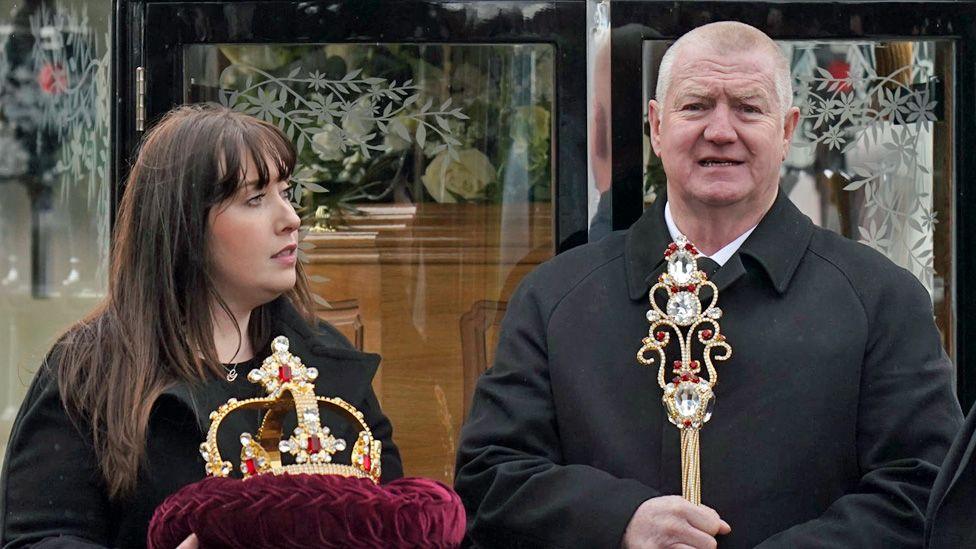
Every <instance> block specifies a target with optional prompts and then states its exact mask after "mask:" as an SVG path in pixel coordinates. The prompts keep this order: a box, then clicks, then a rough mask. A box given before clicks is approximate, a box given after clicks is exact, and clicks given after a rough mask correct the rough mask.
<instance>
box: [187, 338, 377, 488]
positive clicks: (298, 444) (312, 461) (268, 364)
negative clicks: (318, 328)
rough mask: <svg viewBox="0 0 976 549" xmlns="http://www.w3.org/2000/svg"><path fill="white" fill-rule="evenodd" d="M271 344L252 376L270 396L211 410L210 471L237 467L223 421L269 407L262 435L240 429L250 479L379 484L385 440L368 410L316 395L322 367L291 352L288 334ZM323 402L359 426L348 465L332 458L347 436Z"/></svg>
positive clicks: (224, 472)
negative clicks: (223, 445)
mask: <svg viewBox="0 0 976 549" xmlns="http://www.w3.org/2000/svg"><path fill="white" fill-rule="evenodd" d="M271 349H272V354H271V356H269V357H268V358H266V359H264V362H263V363H262V365H261V367H260V368H255V369H254V370H251V372H250V373H249V374H248V376H247V379H248V381H250V382H251V383H260V384H261V385H263V386H264V389H265V391H266V392H267V393H268V394H267V396H266V397H259V398H249V399H246V400H237V399H236V398H232V399H230V400H228V401H227V403H226V404H223V405H221V406H220V407H219V408H217V409H216V410H214V411H213V412H211V413H210V429H209V430H208V431H207V440H206V442H203V443H202V444H200V453H201V455H203V459H204V461H206V471H207V474H208V475H210V476H215V477H226V476H228V475H229V474H230V473H231V471H232V470H233V466H232V465H231V462H229V461H225V460H224V459H223V457H222V456H221V455H220V450H219V449H218V447H217V434H218V432H219V431H220V424H221V422H222V421H223V420H224V419H225V418H226V417H228V416H229V415H230V414H232V413H234V412H236V411H238V410H265V411H266V413H265V415H264V419H263V420H262V421H261V427H260V428H259V429H258V432H257V435H252V434H251V433H246V432H245V433H241V434H240V441H241V458H240V471H241V473H243V475H244V478H245V479H247V478H250V477H252V476H254V475H260V474H264V473H272V474H275V475H280V474H283V473H291V474H302V473H306V474H318V475H339V476H345V477H358V478H368V479H370V480H372V481H373V482H374V483H378V482H379V479H380V454H381V451H382V444H381V443H380V441H378V440H374V439H373V434H372V432H371V431H370V429H369V426H368V425H367V424H366V421H365V419H364V418H363V414H362V412H360V411H359V410H357V409H356V408H355V407H353V406H352V405H351V404H349V403H348V402H346V401H344V400H342V399H341V398H338V397H322V396H316V395H315V384H314V381H315V378H317V377H318V371H317V370H316V369H315V368H310V367H307V366H305V365H304V364H302V360H301V359H300V358H299V357H297V356H295V355H293V354H291V353H290V352H289V351H288V338H286V337H283V336H279V337H276V338H275V339H274V341H273V342H272V343H271ZM320 405H322V406H324V407H325V408H330V409H332V410H334V411H336V412H338V413H339V414H340V415H341V416H343V417H345V418H346V419H347V420H348V421H350V422H351V424H353V425H356V426H357V429H358V430H359V435H358V436H357V438H356V442H355V443H354V444H353V446H352V455H351V463H350V464H348V465H346V464H339V463H334V462H333V461H332V457H333V455H334V454H335V453H337V452H342V451H344V450H345V449H346V441H345V440H343V439H341V438H336V437H335V436H333V435H332V433H331V431H330V429H329V427H327V426H325V425H323V424H322V421H321V418H320V415H319V406H320ZM291 412H294V413H295V415H296V417H297V422H298V426H297V427H296V428H295V430H294V432H292V433H291V435H289V436H285V435H283V434H282V423H283V420H284V419H285V417H286V416H288V415H289V414H290V413H291ZM285 454H288V455H290V456H291V458H290V460H289V461H293V463H289V464H284V463H282V456H283V455H285Z"/></svg>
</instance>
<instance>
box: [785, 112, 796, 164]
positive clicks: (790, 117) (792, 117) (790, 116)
mask: <svg viewBox="0 0 976 549" xmlns="http://www.w3.org/2000/svg"><path fill="white" fill-rule="evenodd" d="M799 123H800V108H799V107H790V110H788V111H786V116H784V117H783V159H786V155H787V154H788V153H789V152H790V142H791V141H792V140H793V132H795V131H796V126H797V125H798V124H799Z"/></svg>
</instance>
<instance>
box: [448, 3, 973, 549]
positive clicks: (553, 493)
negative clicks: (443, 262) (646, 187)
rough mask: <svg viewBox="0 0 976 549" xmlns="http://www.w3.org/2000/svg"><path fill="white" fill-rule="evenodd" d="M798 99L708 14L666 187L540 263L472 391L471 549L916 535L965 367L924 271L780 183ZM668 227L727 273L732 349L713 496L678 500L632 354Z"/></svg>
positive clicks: (788, 543)
mask: <svg viewBox="0 0 976 549" xmlns="http://www.w3.org/2000/svg"><path fill="white" fill-rule="evenodd" d="M791 99H792V91H791V89H790V73H789V66H788V63H787V62H786V60H785V59H784V58H783V56H782V54H781V53H780V51H779V49H778V48H777V46H776V44H775V43H774V42H773V41H772V40H770V39H769V37H767V36H766V35H764V34H763V33H761V32H760V31H758V30H756V29H754V28H752V27H749V26H747V25H743V24H739V23H731V22H725V23H716V24H712V25H707V26H704V27H701V28H699V29H696V30H694V31H692V32H691V33H688V34H687V35H685V36H684V37H682V38H681V39H680V40H678V41H677V42H676V43H675V45H674V46H673V47H672V48H671V50H670V51H669V52H668V54H667V55H666V56H665V58H664V60H663V61H662V64H661V70H660V71H659V83H658V90H657V99H656V100H655V101H651V103H650V109H649V112H650V122H651V137H652V145H653V147H654V151H655V153H656V154H657V155H658V156H659V157H660V158H661V160H662V162H663V165H664V169H665V172H666V174H667V179H668V183H667V196H665V197H660V198H659V199H658V201H657V203H656V205H655V206H654V207H653V208H651V209H649V210H648V211H647V212H645V214H644V215H643V216H642V217H641V219H640V220H638V221H637V222H636V223H635V224H634V226H633V227H631V229H629V230H628V231H625V232H618V233H613V234H611V235H609V236H607V237H605V238H604V239H602V240H600V241H599V242H596V243H593V244H589V245H586V246H582V247H580V248H576V249H573V250H570V251H569V252H566V253H564V254H561V255H559V256H557V257H556V258H554V259H553V260H551V261H549V262H547V263H546V264H543V265H542V266H540V267H539V268H538V269H537V270H536V271H534V272H533V273H532V274H531V275H530V276H528V277H527V278H526V279H525V280H524V281H523V283H522V285H521V286H520V288H519V290H518V291H517V292H516V294H515V295H514V296H513V298H512V300H511V303H510V304H509V310H508V314H507V315H506V318H505V320H504V322H503V324H502V333H501V336H500V340H499V345H498V350H497V353H496V360H495V364H494V366H493V368H492V369H491V370H490V371H489V372H487V373H486V374H485V375H484V376H483V377H482V379H481V380H480V381H479V383H478V388H477V391H476V394H475V397H474V402H473V405H472V409H471V413H470V415H469V418H468V422H467V424H466V425H465V427H464V429H463V431H462V434H461V441H460V446H459V453H458V468H457V477H456V489H457V491H458V492H459V493H460V495H461V497H462V499H463V500H464V502H465V505H466V507H467V510H468V516H469V534H470V536H471V538H472V539H473V541H474V542H475V543H477V544H479V545H483V546H489V547H516V546H521V547H618V546H621V545H622V546H623V547H628V548H629V547H672V546H675V547H715V546H716V540H719V542H720V543H721V545H722V547H754V546H757V545H758V546H760V547H764V548H770V547H885V548H895V547H917V546H918V545H920V543H921V541H922V531H923V522H924V516H923V510H924V508H925V504H926V501H927V500H928V496H929V489H930V487H931V485H932V482H933V480H934V479H935V476H936V474H937V473H938V465H939V463H941V461H942V459H943V457H944V456H945V453H946V449H947V448H948V446H949V444H950V442H951V440H952V437H953V435H954V434H955V432H956V430H957V429H958V426H959V423H960V419H961V413H960V410H959V406H958V403H957V401H956V400H955V397H954V395H953V392H952V387H951V381H950V380H951V375H952V366H951V364H950V363H949V361H948V360H947V358H946V356H945V353H943V351H942V348H941V345H940V340H939V334H938V332H937V329H936V327H935V325H934V324H933V321H932V304H931V301H930V299H929V297H928V294H927V293H926V292H925V291H924V289H923V288H922V286H921V284H919V282H918V281H917V280H916V279H915V278H914V277H913V276H912V275H911V274H909V273H908V272H907V271H905V270H903V269H900V268H898V267H896V266H895V265H893V264H892V263H891V262H890V261H888V260H887V259H886V258H884V257H883V256H882V255H881V254H878V253H877V252H875V251H873V250H871V249H869V248H867V247H865V246H863V245H860V244H857V243H855V242H853V241H850V240H847V239H845V238H843V237H840V236H838V235H836V234H834V233H831V232H829V231H826V230H822V229H819V228H817V227H815V226H814V225H813V224H812V223H811V222H810V220H809V219H808V218H806V217H805V216H803V215H802V214H801V213H800V212H799V211H798V210H797V209H796V207H795V206H793V204H792V203H790V201H789V200H788V199H787V198H786V197H785V196H783V195H782V193H780V192H779V186H778V178H779V171H780V165H781V163H782V161H783V159H784V157H785V156H786V153H787V150H788V148H789V143H790V138H791V137H792V134H793V131H794V129H795V128H796V126H797V122H798V119H799V111H798V109H796V108H795V107H791V106H790V104H791ZM678 234H684V235H686V236H687V237H688V239H689V240H690V241H691V242H693V243H694V244H695V245H696V246H697V247H698V249H699V250H700V251H701V252H702V253H703V254H705V255H708V256H711V258H712V259H713V260H715V261H716V262H717V263H718V264H720V265H721V267H720V268H719V269H718V270H717V271H716V272H715V273H714V275H713V276H712V277H711V279H712V280H713V281H714V282H715V284H716V285H717V286H718V287H719V289H720V296H719V304H720V306H721V308H722V310H723V311H724V316H722V319H721V327H722V333H723V334H724V335H725V336H726V337H727V341H728V342H729V343H730V344H731V345H732V347H733V349H734V354H733V356H732V358H731V359H730V360H728V361H726V362H720V363H718V369H719V372H720V376H721V380H720V382H719V383H718V384H717V385H716V386H715V392H716V399H717V400H716V406H715V410H714V414H713V415H712V418H711V421H710V422H709V423H707V424H706V425H705V426H704V428H703V429H702V430H701V492H702V501H703V503H704V505H701V506H695V505H692V504H690V503H688V502H686V501H684V500H683V499H681V498H680V497H679V496H676V495H675V494H680V493H681V452H680V449H679V441H680V436H679V432H678V429H676V428H675V427H674V426H673V425H671V424H670V423H669V422H668V420H667V416H666V412H665V409H664V407H663V406H662V404H661V390H660V388H659V386H658V383H657V370H656V367H655V368H648V367H645V366H639V365H638V364H637V361H636V352H637V349H638V348H639V347H640V346H641V339H642V338H643V337H646V336H647V331H648V321H647V320H646V319H645V312H646V311H647V309H648V301H647V299H648V290H649V288H650V287H651V285H652V284H653V282H654V281H655V280H657V277H658V275H659V273H661V272H662V271H663V269H664V267H665V262H664V256H663V253H664V251H665V248H666V247H667V245H668V244H669V243H671V242H672V241H673V240H674V239H675V238H676V237H677V235H678ZM675 347H676V345H672V346H671V347H670V348H669V349H668V350H669V352H670V353H671V354H669V355H668V359H669V361H670V360H673V359H676V358H678V357H677V356H676V355H675V354H674V353H675V352H676V351H675V349H674V348H675ZM697 352H700V348H699V350H698V351H697ZM668 364H670V362H668Z"/></svg>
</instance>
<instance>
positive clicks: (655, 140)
mask: <svg viewBox="0 0 976 549" xmlns="http://www.w3.org/2000/svg"><path fill="white" fill-rule="evenodd" d="M797 112H799V111H797ZM647 122H648V125H650V127H651V148H652V149H654V154H656V155H657V156H658V158H660V157H661V105H660V104H659V103H658V102H657V101H656V100H654V99H651V101H650V102H649V103H648V104H647Z"/></svg>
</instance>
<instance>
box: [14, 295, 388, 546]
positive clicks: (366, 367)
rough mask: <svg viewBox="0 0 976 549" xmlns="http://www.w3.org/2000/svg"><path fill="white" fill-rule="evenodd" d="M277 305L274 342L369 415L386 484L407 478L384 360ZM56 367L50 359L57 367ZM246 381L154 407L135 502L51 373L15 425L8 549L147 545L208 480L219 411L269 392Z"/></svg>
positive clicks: (253, 426) (179, 394)
mask: <svg viewBox="0 0 976 549" xmlns="http://www.w3.org/2000/svg"><path fill="white" fill-rule="evenodd" d="M272 307H273V310H274V312H275V314H274V318H275V322H274V326H275V328H274V330H273V331H272V336H278V335H284V336H286V337H287V338H288V339H289V341H290V343H291V352H292V353H293V354H295V355H297V356H299V357H301V358H302V360H303V362H304V363H305V364H306V365H309V366H315V367H316V368H318V371H319V377H318V379H317V380H316V385H317V387H316V393H317V394H320V395H326V396H339V397H342V398H343V399H345V400H346V401H348V402H350V403H351V404H353V405H354V406H356V407H357V408H358V409H359V410H360V411H362V412H363V413H364V414H365V416H366V420H367V422H368V423H369V426H370V429H371V430H372V431H373V435H374V436H375V437H376V438H377V439H378V440H380V441H382V443H383V457H382V466H383V478H382V480H383V481H384V482H386V481H389V480H392V479H395V478H398V477H401V476H402V475H403V467H402V465H401V463H400V455H399V452H398V451H397V449H396V446H395V445H394V444H393V438H392V435H393V432H392V427H391V425H390V422H389V420H387V418H386V417H385V416H384V415H383V413H382V411H381V410H380V406H379V403H378V402H377V400H376V396H375V395H374V393H373V390H372V387H371V385H370V382H371V380H372V378H373V375H374V374H375V373H376V368H377V366H378V365H379V361H380V357H379V355H375V354H367V353H361V352H359V351H357V350H355V349H354V348H353V347H352V346H351V345H350V344H349V342H348V341H347V340H346V339H345V338H344V337H343V336H342V335H341V334H340V333H339V332H337V331H336V330H335V329H334V328H332V327H331V326H328V325H324V324H323V325H321V328H320V330H319V332H318V333H315V332H313V330H312V329H311V328H310V327H309V326H308V325H307V324H306V323H305V321H304V320H303V319H302V318H301V317H300V316H299V315H298V314H297V313H296V311H295V310H294V309H293V308H292V307H291V306H290V305H289V304H288V303H287V302H286V300H284V299H278V300H277V301H276V302H275V303H273V304H272ZM264 353H265V354H267V351H264ZM54 354H55V353H52V355H51V356H54ZM261 356H264V355H261ZM54 363H56V360H55V359H51V358H50V357H49V360H48V364H54ZM239 373H240V374H241V375H239V376H238V378H237V379H236V380H235V381H234V382H233V383H228V382H227V381H226V380H225V379H223V378H221V379H215V380H212V381H209V382H207V383H205V384H202V385H198V386H193V387H191V386H188V385H185V384H178V385H176V386H174V387H172V388H171V389H169V390H167V391H166V392H165V393H164V394H163V395H162V396H161V397H160V398H159V400H158V401H157V402H156V403H155V404H154V406H153V411H152V415H151V418H150V421H149V430H148V434H147V461H146V463H145V464H144V466H143V467H141V468H140V471H139V476H138V481H137V486H136V491H135V494H134V495H133V496H131V497H126V498H124V499H120V500H110V499H109V498H108V497H107V492H106V488H105V483H104V481H103V479H102V477H101V474H100V472H99V469H98V464H97V463H96V460H95V455H94V452H93V448H92V443H91V432H90V431H89V430H88V427H87V426H82V427H81V428H80V429H79V428H78V427H76V426H75V425H74V424H73V423H72V422H71V421H70V420H69V419H68V417H67V415H66V413H65V409H64V407H63V405H62V403H61V400H60V396H59V393H58V388H57V383H56V381H55V380H54V378H53V377H52V375H51V372H50V371H49V369H48V368H46V367H42V368H41V370H40V371H39V372H38V374H37V375H36V376H35V379H34V381H33V383H32V384H31V387H30V390H29V392H28V394H27V397H26V399H25V400H24V402H23V404H22V405H21V408H20V413H19V414H18V416H17V419H16V421H15V422H14V426H13V429H12V431H11V436H10V442H9V444H8V447H7V455H6V458H5V460H4V469H3V476H2V478H0V489H2V491H0V540H2V545H3V547H4V548H8V547H23V546H27V545H31V544H34V543H38V542H40V541H41V540H44V541H43V543H41V544H40V546H41V547H44V548H48V547H87V546H88V545H87V544H85V542H84V541H82V540H85V541H87V542H91V543H93V544H95V545H96V546H110V547H142V546H144V545H145V543H146V530H147V528H148V525H149V520H150V518H151V517H152V513H153V511H154V510H155V508H156V506H157V505H159V504H160V503H161V502H162V501H163V500H164V499H165V498H166V497H167V496H169V495H170V494H172V493H173V492H175V491H176V490H178V489H179V488H181V487H182V486H184V485H186V484H189V483H192V482H196V481H198V480H200V479H202V478H203V477H204V467H203V465H204V462H203V458H202V457H201V456H200V453H199V446H200V443H201V442H202V441H203V440H204V439H205V434H206V429H207V428H208V427H209V423H210V422H209V418H208V416H209V414H210V412H211V411H212V410H214V409H216V408H217V406H219V405H220V404H223V403H224V402H226V401H227V399H229V398H231V397H236V398H248V397H253V396H259V395H260V394H261V388H260V387H259V386H257V385H254V384H251V383H249V382H248V381H247V379H246V378H247V372H246V371H245V372H239ZM258 421H259V413H258V412H256V411H252V412H244V416H239V417H237V418H228V419H226V420H225V422H224V424H223V425H222V427H221V431H222V433H230V435H232V436H231V437H230V438H231V440H233V439H236V437H237V436H238V435H239V434H240V433H241V432H243V431H249V432H251V433H255V432H257V427H258V425H259V423H258ZM337 427H339V426H338V425H335V426H333V431H334V432H336V434H337V435H339V434H342V435H345V436H346V438H347V440H354V437H355V434H354V433H352V431H351V429H350V430H349V432H348V433H345V432H343V431H342V430H341V429H337ZM350 435H351V436H350ZM350 446H351V445H350ZM225 453H228V452H225ZM228 455H230V454H229V453H228ZM232 462H233V460H232ZM46 538H47V539H46Z"/></svg>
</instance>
